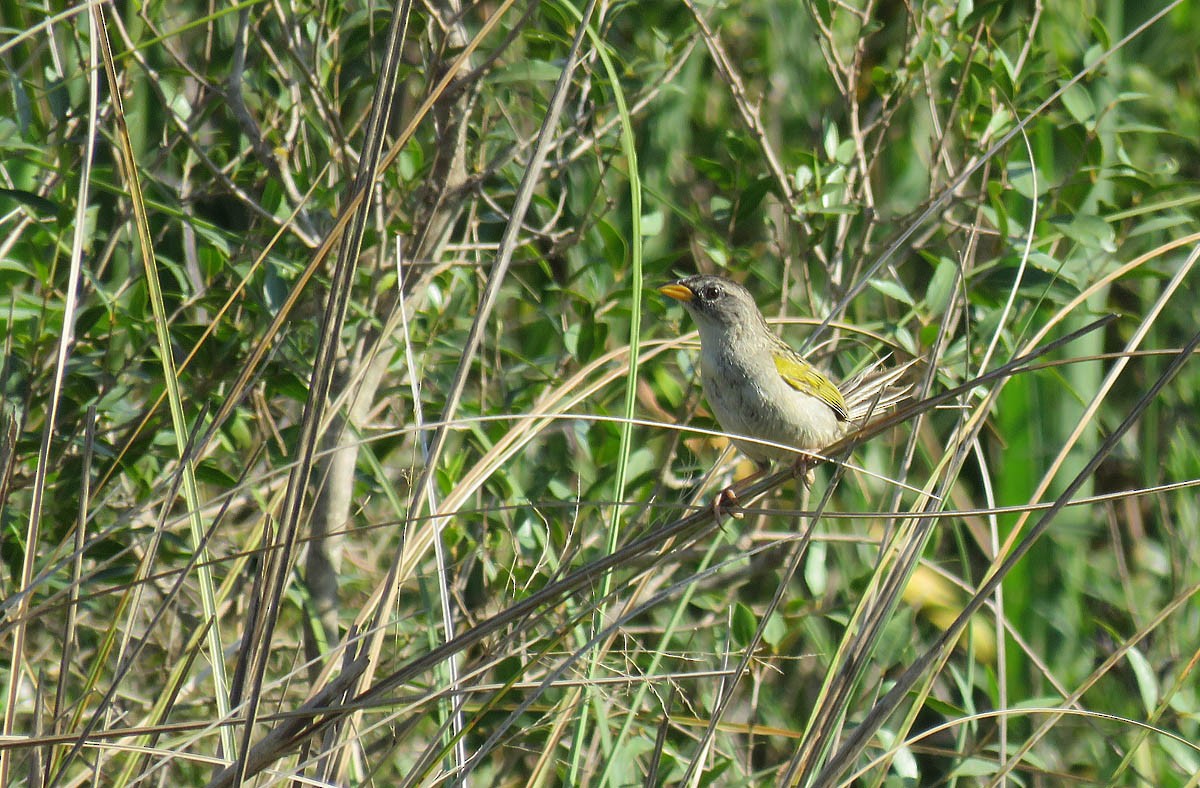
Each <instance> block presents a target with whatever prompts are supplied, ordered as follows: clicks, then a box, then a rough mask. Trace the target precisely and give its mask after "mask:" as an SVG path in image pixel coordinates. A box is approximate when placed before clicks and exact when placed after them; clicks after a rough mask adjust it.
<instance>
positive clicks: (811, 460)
mask: <svg viewBox="0 0 1200 788" xmlns="http://www.w3.org/2000/svg"><path fill="white" fill-rule="evenodd" d="M818 462H820V460H819V459H817V458H816V457H814V456H813V455H811V454H801V455H800V456H799V457H797V458H796V462H795V464H793V465H792V474H793V475H794V476H795V477H796V478H797V479H801V480H803V481H804V486H805V487H812V486H813V482H815V481H816V480H817V477H816V475H815V474H814V473H813V468H816V467H817V463H818Z"/></svg>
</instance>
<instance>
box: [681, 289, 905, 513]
mask: <svg viewBox="0 0 1200 788" xmlns="http://www.w3.org/2000/svg"><path fill="white" fill-rule="evenodd" d="M659 292H660V293H662V294H663V295H665V296H668V297H669V298H673V299H675V300H676V301H679V302H680V303H682V304H683V307H684V308H685V309H686V310H687V311H688V313H689V314H690V315H691V316H692V319H693V320H695V321H696V326H697V327H698V328H699V329H700V381H701V383H702V385H703V387H704V395H705V397H706V398H707V399H708V404H709V407H711V408H712V411H713V414H714V415H715V416H716V417H717V421H718V422H719V423H720V425H721V429H723V430H724V431H725V432H728V433H730V438H731V440H732V441H733V443H734V445H735V446H737V447H738V449H740V450H741V451H742V453H743V454H745V455H746V456H747V457H749V458H750V459H752V460H754V462H755V463H756V464H758V466H759V468H760V470H759V474H761V473H762V472H764V471H765V470H766V468H767V465H768V463H769V461H770V460H789V459H793V460H796V471H797V473H798V474H801V473H803V474H805V475H806V476H807V474H809V473H810V468H811V466H812V464H814V461H815V459H816V458H814V457H813V456H812V454H806V453H804V452H816V451H819V450H821V449H823V448H825V447H826V446H829V445H831V444H833V443H836V442H837V441H838V440H839V439H841V438H842V437H843V436H845V435H846V434H848V433H849V432H851V431H852V430H854V429H855V428H856V427H857V426H859V424H860V423H861V422H862V420H863V419H865V418H866V417H867V416H868V415H870V414H871V413H874V412H878V411H880V410H881V409H884V408H888V407H890V406H892V405H895V404H896V403H897V402H900V401H901V400H902V399H904V398H905V397H906V396H907V395H908V391H909V389H910V388H911V387H909V386H904V387H894V386H893V385H892V384H893V383H895V381H896V380H897V379H898V378H899V377H900V376H901V375H902V374H903V373H904V371H905V370H906V369H907V368H908V366H909V365H908V364H905V365H901V366H899V367H896V368H893V369H889V370H886V371H884V372H882V373H879V374H862V375H858V376H857V377H855V378H853V379H852V380H850V381H848V382H847V383H846V384H845V385H844V386H843V387H841V388H839V387H838V386H837V385H835V384H834V383H833V382H832V381H831V380H830V379H829V378H828V377H826V376H825V375H824V374H822V373H821V372H820V371H819V370H818V369H817V368H816V367H814V366H813V365H812V364H810V363H808V361H806V360H805V359H804V357H803V356H801V355H800V354H799V353H797V352H796V351H795V350H792V348H791V347H789V346H788V345H787V344H786V343H785V342H784V341H783V340H782V339H780V338H779V337H778V336H776V335H775V333H774V332H773V331H772V330H771V328H770V326H768V325H767V321H766V320H765V319H764V318H763V316H762V313H761V312H759V311H758V307H757V306H756V305H755V303H754V298H753V297H752V296H751V295H750V291H749V290H747V289H746V288H744V287H742V286H741V285H739V284H738V283H736V282H733V281H731V280H729V279H725V278H724V277H720V276H705V275H700V276H689V277H687V278H686V279H680V280H679V281H677V282H672V283H671V284H669V285H664V286H663V287H660V288H659ZM797 450H799V452H800V453H798V452H797ZM759 474H755V476H757V475H759ZM731 502H732V503H735V502H736V496H734V495H732V491H731V490H726V491H725V492H724V493H722V495H721V496H720V497H719V498H718V499H717V506H718V507H720V506H722V505H724V504H726V503H731Z"/></svg>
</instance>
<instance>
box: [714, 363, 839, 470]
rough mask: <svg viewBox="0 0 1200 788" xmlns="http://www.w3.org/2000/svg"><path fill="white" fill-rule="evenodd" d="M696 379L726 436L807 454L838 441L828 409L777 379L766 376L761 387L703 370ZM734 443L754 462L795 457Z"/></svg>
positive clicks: (757, 445) (775, 449)
mask: <svg viewBox="0 0 1200 788" xmlns="http://www.w3.org/2000/svg"><path fill="white" fill-rule="evenodd" d="M701 374H702V376H703V378H704V390H705V393H706V395H707V398H708V404H709V406H710V407H711V408H712V410H713V415H715V416H716V417H717V421H718V422H719V423H720V424H721V429H722V430H724V431H725V432H728V433H732V434H733V435H744V436H747V437H750V438H756V439H758V440H763V441H770V442H771V443H777V444H782V445H783V446H792V447H795V448H796V449H802V450H807V451H815V450H818V449H823V448H825V447H826V446H828V445H829V444H831V443H833V442H834V441H836V440H837V439H838V438H839V437H841V434H842V425H841V422H839V421H838V419H837V416H836V415H835V414H834V412H833V410H832V409H831V408H830V407H829V406H828V405H827V404H825V403H824V402H822V401H821V400H819V399H817V398H816V397H812V396H809V395H807V394H803V393H801V392H799V391H797V390H796V389H794V388H792V387H791V386H789V385H788V384H787V383H785V382H784V381H783V380H782V379H781V378H778V377H776V378H774V379H773V380H772V379H771V378H770V377H768V381H769V383H768V384H767V385H765V386H764V385H762V384H759V383H755V382H753V381H752V380H751V379H750V378H749V377H742V378H741V379H740V380H734V379H729V378H728V377H726V378H722V377H721V376H717V375H712V374H711V371H710V370H705V369H702V370H701ZM739 377H740V376H739ZM776 383H777V384H778V385H774V384H776ZM734 444H735V445H736V446H737V447H738V448H739V449H740V450H741V451H742V452H743V453H744V454H746V456H748V457H750V458H751V459H752V460H755V461H758V462H762V461H765V460H769V459H771V460H788V459H796V458H797V456H798V455H797V454H796V453H795V452H792V451H788V450H787V449H784V448H781V447H777V446H765V445H763V444H760V443H751V442H749V441H745V440H737V439H736V438H734Z"/></svg>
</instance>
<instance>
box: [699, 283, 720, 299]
mask: <svg viewBox="0 0 1200 788" xmlns="http://www.w3.org/2000/svg"><path fill="white" fill-rule="evenodd" d="M700 297H701V298H703V299H704V300H705V301H716V300H717V299H718V298H720V297H721V288H719V287H717V286H716V285H708V286H706V287H704V288H701V290H700Z"/></svg>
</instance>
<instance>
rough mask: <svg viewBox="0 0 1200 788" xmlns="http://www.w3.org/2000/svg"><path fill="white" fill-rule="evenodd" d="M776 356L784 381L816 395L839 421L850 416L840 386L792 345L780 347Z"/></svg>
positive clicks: (804, 391) (806, 392)
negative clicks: (793, 348)
mask: <svg viewBox="0 0 1200 788" xmlns="http://www.w3.org/2000/svg"><path fill="white" fill-rule="evenodd" d="M772 355H773V356H774V357H775V369H776V370H777V371H778V372H779V376H780V377H781V378H783V379H784V381H785V382H786V383H787V384H788V385H789V386H791V387H792V388H794V389H795V390H796V391H799V392H801V393H802V394H807V395H809V396H810V397H816V398H817V399H819V400H821V401H822V402H824V403H825V404H826V405H828V406H829V408H830V409H831V410H832V411H833V412H834V414H835V415H836V416H837V417H838V420H839V421H847V420H848V419H849V418H850V414H849V412H848V411H847V410H846V399H845V398H844V397H843V396H842V392H840V391H838V387H837V386H835V385H833V383H831V382H830V380H829V378H827V377H825V376H824V375H822V374H821V373H820V372H819V371H818V370H817V368H816V367H814V366H813V365H812V364H809V363H808V362H807V361H805V360H804V359H803V358H801V357H800V354H798V353H797V352H796V351H794V350H792V349H791V348H790V347H786V346H784V347H780V348H778V349H777V350H776V352H775V353H773V354H772Z"/></svg>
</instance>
